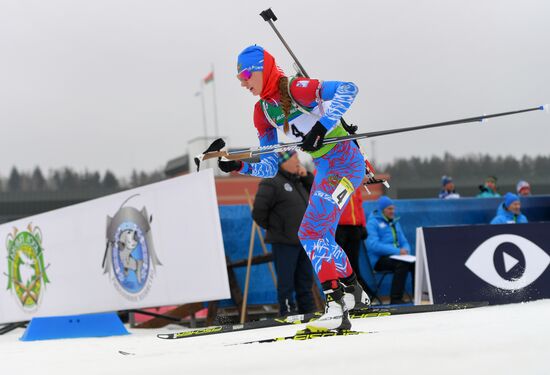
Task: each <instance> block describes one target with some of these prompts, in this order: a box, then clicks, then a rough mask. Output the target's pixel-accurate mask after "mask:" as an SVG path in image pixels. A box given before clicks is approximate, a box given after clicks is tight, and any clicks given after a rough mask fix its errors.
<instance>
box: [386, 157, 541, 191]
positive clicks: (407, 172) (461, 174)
mask: <svg viewBox="0 0 550 375" xmlns="http://www.w3.org/2000/svg"><path fill="white" fill-rule="evenodd" d="M379 169H380V171H383V172H384V173H387V174H389V175H390V176H391V179H392V181H406V183H407V184H412V185H426V183H427V182H431V183H439V181H440V180H441V177H442V176H443V175H447V176H452V177H453V178H454V179H455V181H466V182H473V181H477V182H479V183H483V181H484V179H485V178H486V177H487V176H496V177H498V179H499V181H505V180H506V181H508V182H512V181H518V180H526V181H530V182H531V181H539V182H547V183H548V182H550V155H548V156H536V157H531V156H523V157H521V158H516V157H513V156H491V155H481V154H480V155H467V156H463V157H456V156H453V155H450V154H445V155H444V156H443V157H439V156H433V157H430V158H419V157H412V158H408V159H397V160H395V161H394V162H392V163H388V164H385V165H382V166H381V168H379Z"/></svg>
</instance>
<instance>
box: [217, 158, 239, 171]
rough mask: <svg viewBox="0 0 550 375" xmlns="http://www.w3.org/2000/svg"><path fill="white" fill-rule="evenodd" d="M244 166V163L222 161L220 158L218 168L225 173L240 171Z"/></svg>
mask: <svg viewBox="0 0 550 375" xmlns="http://www.w3.org/2000/svg"><path fill="white" fill-rule="evenodd" d="M242 166H243V162H242V161H240V160H227V161H226V160H222V159H221V158H218V167H219V168H220V169H221V170H222V171H223V172H225V173H229V172H233V171H238V170H239V169H241V168H242Z"/></svg>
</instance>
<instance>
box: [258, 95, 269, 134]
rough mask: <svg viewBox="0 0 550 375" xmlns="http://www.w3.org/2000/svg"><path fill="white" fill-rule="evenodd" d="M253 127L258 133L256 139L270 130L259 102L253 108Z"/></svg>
mask: <svg viewBox="0 0 550 375" xmlns="http://www.w3.org/2000/svg"><path fill="white" fill-rule="evenodd" d="M254 126H255V127H256V130H257V131H258V137H262V136H264V135H265V133H266V132H267V131H268V130H269V129H271V128H272V126H271V124H270V123H269V121H268V120H267V119H266V118H265V114H264V111H263V110H262V106H261V104H260V102H259V101H257V102H256V105H255V106H254Z"/></svg>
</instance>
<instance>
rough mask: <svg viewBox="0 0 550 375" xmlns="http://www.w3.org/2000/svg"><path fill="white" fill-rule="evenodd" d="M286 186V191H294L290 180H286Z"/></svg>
mask: <svg viewBox="0 0 550 375" xmlns="http://www.w3.org/2000/svg"><path fill="white" fill-rule="evenodd" d="M284 188H285V190H286V191H292V186H291V185H290V184H289V183H288V182H285V184H284Z"/></svg>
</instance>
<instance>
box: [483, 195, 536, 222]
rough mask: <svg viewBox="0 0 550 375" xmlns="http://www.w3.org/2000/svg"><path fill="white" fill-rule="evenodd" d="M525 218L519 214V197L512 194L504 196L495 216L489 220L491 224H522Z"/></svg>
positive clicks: (525, 220)
mask: <svg viewBox="0 0 550 375" xmlns="http://www.w3.org/2000/svg"><path fill="white" fill-rule="evenodd" d="M524 223H527V218H526V217H525V215H523V214H522V213H521V203H520V201H519V197H518V196H517V195H515V194H513V193H506V195H504V202H502V203H501V204H499V206H498V209H497V216H495V217H494V219H493V220H491V224H524Z"/></svg>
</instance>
